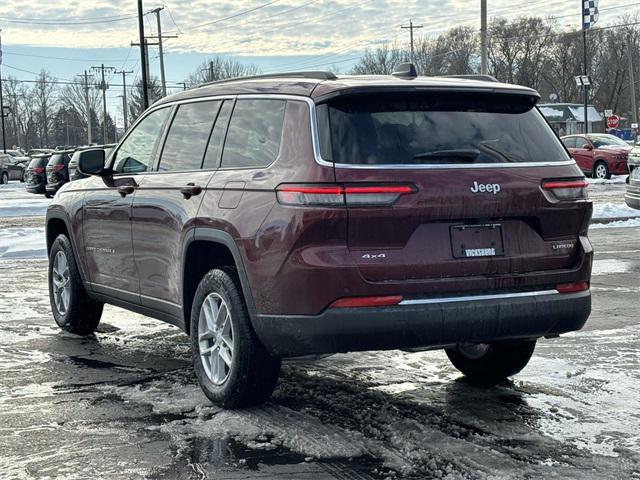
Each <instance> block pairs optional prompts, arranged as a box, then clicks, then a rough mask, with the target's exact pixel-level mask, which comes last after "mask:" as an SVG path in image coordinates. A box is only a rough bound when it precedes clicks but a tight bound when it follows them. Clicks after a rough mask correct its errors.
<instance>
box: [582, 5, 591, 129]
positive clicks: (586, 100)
mask: <svg viewBox="0 0 640 480" xmlns="http://www.w3.org/2000/svg"><path fill="white" fill-rule="evenodd" d="M582 15H583V17H582V43H583V50H584V52H583V53H584V65H583V67H584V69H583V73H584V80H586V79H587V78H588V77H589V75H588V73H587V29H586V28H585V26H584V10H583V12H582ZM582 88H583V89H584V133H589V122H588V108H589V107H588V96H587V92H588V89H589V86H588V85H587V82H586V81H583V82H582Z"/></svg>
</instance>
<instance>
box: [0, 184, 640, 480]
mask: <svg viewBox="0 0 640 480" xmlns="http://www.w3.org/2000/svg"><path fill="white" fill-rule="evenodd" d="M603 191H604V188H603ZM603 194H604V192H603ZM607 195H609V194H608V193H607ZM0 198H1V197H0ZM606 201H607V202H609V201H618V202H619V201H620V197H619V196H617V197H614V196H607V200H606ZM1 207H2V205H0V208H1ZM38 218H39V217H38ZM39 221H41V218H40V220H39ZM2 222H3V228H13V229H17V228H21V227H22V226H25V227H27V228H38V227H37V225H38V223H37V221H36V220H35V219H34V217H30V218H29V217H10V218H9V217H7V218H4V219H3V220H2ZM39 225H41V223H40V224H39ZM591 239H592V242H593V244H594V248H595V249H596V260H595V263H594V277H593V283H592V290H593V302H594V309H593V314H592V316H591V318H590V320H589V322H588V323H587V325H586V327H585V329H584V330H582V331H581V332H577V333H572V334H568V335H565V336H563V337H561V338H558V339H552V340H542V341H540V342H539V344H538V347H537V349H536V353H535V355H534V358H533V359H532V361H531V363H530V364H529V366H528V367H527V368H526V369H525V370H524V371H523V372H522V373H521V374H520V375H518V376H516V377H514V379H513V380H512V381H509V382H505V383H504V384H501V385H499V386H497V387H494V388H491V389H479V388H476V387H472V386H470V385H468V384H467V383H466V382H465V381H464V380H462V379H461V377H460V375H459V374H458V373H457V372H456V370H454V369H453V367H451V366H450V364H449V362H448V360H447V359H446V356H445V355H444V354H443V353H442V352H424V353H412V354H410V353H404V352H398V351H390V352H371V353H357V354H348V355H335V356H333V357H329V358H326V359H324V360H321V361H317V362H309V363H291V364H287V365H285V367H284V369H283V376H282V379H281V381H280V383H279V386H278V388H277V390H276V392H275V394H274V396H273V400H272V401H271V402H269V403H268V404H266V405H265V406H263V407H259V408H254V409H250V410H246V411H240V412H229V411H223V410H220V409H218V408H216V407H213V406H212V405H210V404H209V403H208V402H207V400H206V399H205V397H204V396H203V394H202V393H201V392H200V390H199V388H198V386H197V385H196V383H195V380H194V376H193V372H192V369H191V366H190V352H189V345H188V339H187V337H186V336H185V335H184V334H182V333H181V332H180V331H179V330H177V329H176V328H174V327H172V326H170V325H165V324H163V323H161V322H158V321H155V320H152V319H149V318H146V317H143V316H140V315H136V314H133V313H129V312H126V311H124V310H121V309H118V308H115V307H106V309H105V314H104V316H103V320H102V322H101V325H100V327H99V330H98V332H97V333H96V335H95V336H94V337H91V338H79V337H75V336H73V335H69V334H65V333H62V332H60V330H59V329H58V328H57V327H56V326H55V324H54V321H53V319H52V317H51V313H50V307H49V300H48V294H47V286H46V260H45V259H44V258H38V255H34V257H35V258H19V255H18V256H17V257H16V258H13V257H11V256H9V257H8V258H7V257H5V258H3V259H0V285H2V290H1V292H0V298H1V301H0V407H1V408H0V432H1V433H2V434H1V435H0V452H1V453H0V472H1V473H0V478H2V479H5V478H8V479H9V478H65V479H66V478H69V479H75V478H77V479H84V478H118V479H119V478H123V479H125V478H126V479H129V478H134V479H138V478H150V479H178V478H180V479H204V478H210V479H214V478H215V479H240V478H242V479H286V478H292V479H293V478H295V479H300V478H313V479H360V480H362V479H385V478H389V479H396V478H410V479H428V478H447V479H459V478H460V479H485V478H487V479H488V478H500V479H502V478H504V479H516V478H518V479H521V478H558V479H601V478H612V479H628V478H638V479H640V428H639V426H640V413H639V412H640V382H639V381H638V380H639V376H640V368H638V367H639V366H640V365H639V364H640V353H639V352H640V350H639V348H638V346H639V344H640V325H639V323H640V322H639V321H638V320H639V319H638V316H639V308H638V302H637V299H638V298H640V297H639V296H638V295H639V293H640V240H639V239H640V228H637V227H636V228H599V229H594V230H593V231H592V233H591ZM0 249H1V245H0ZM29 251H31V250H29ZM33 251H37V250H33Z"/></svg>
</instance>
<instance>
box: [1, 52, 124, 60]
mask: <svg viewBox="0 0 640 480" xmlns="http://www.w3.org/2000/svg"><path fill="white" fill-rule="evenodd" d="M4 54H5V55H11V56H15V57H33V58H50V59H51V60H65V61H70V62H122V61H124V62H126V61H127V60H128V59H125V60H122V59H121V58H112V59H96V58H69V57H52V56H51V55H36V54H31V53H17V52H7V51H5V52H4Z"/></svg>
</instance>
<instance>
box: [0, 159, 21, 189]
mask: <svg viewBox="0 0 640 480" xmlns="http://www.w3.org/2000/svg"><path fill="white" fill-rule="evenodd" d="M9 180H20V181H21V182H24V165H22V164H21V163H19V162H18V161H16V159H15V158H14V157H12V156H11V155H9V154H8V153H2V152H0V183H1V184H3V185H4V184H5V183H8V182H9Z"/></svg>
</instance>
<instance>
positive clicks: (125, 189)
mask: <svg viewBox="0 0 640 480" xmlns="http://www.w3.org/2000/svg"><path fill="white" fill-rule="evenodd" d="M134 191H135V188H133V187H132V186H131V185H121V186H119V187H118V193H119V194H120V195H122V196H123V197H126V196H127V195H129V194H131V193H133V192H134Z"/></svg>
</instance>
